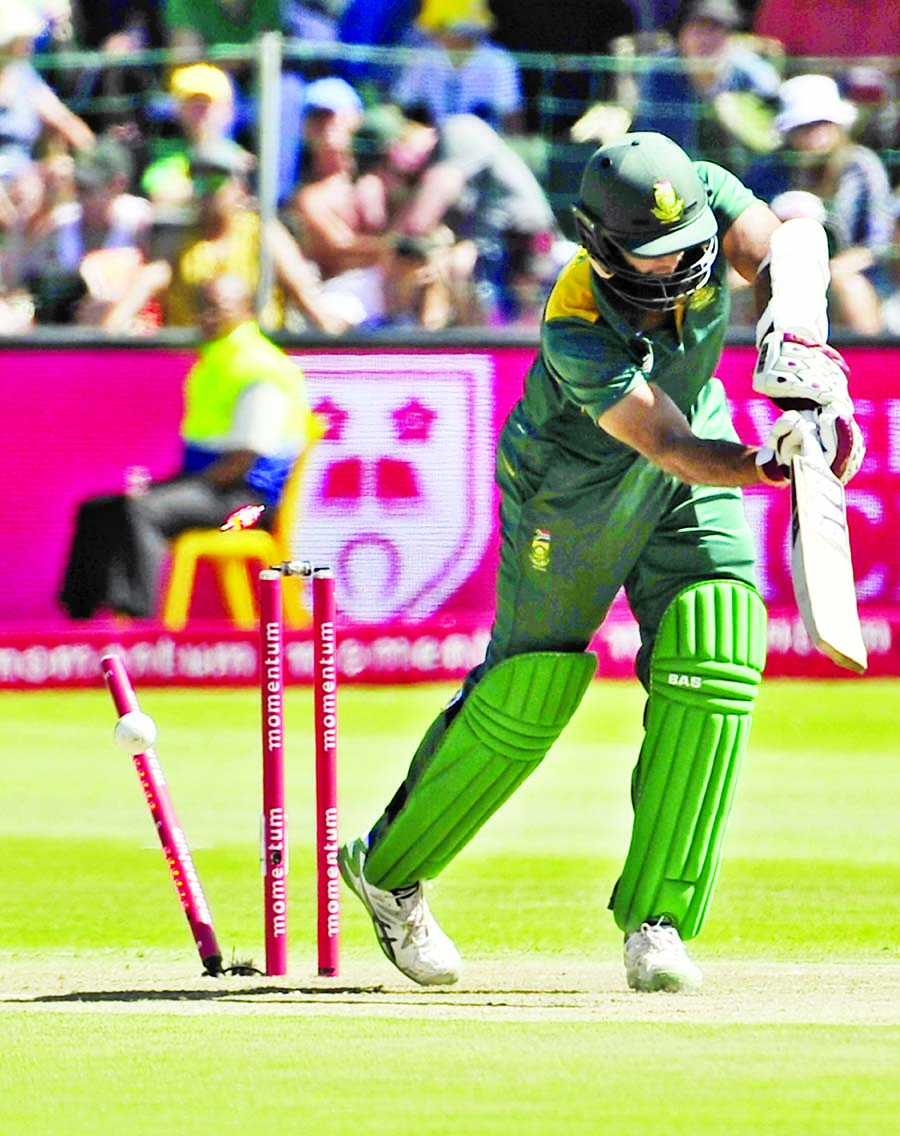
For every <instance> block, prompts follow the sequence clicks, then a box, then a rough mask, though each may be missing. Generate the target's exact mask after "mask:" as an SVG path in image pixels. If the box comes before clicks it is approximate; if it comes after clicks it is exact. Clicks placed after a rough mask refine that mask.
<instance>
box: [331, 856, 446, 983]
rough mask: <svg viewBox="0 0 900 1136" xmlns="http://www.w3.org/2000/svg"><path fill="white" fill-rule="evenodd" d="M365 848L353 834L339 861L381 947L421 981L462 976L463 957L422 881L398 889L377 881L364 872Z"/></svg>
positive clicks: (414, 977) (401, 969) (409, 973)
mask: <svg viewBox="0 0 900 1136" xmlns="http://www.w3.org/2000/svg"><path fill="white" fill-rule="evenodd" d="M367 851H368V847H367V845H366V841H365V840H363V839H358V840H354V841H353V842H352V843H351V844H345V845H344V846H343V847H342V848H341V850H340V852H339V853H338V863H339V865H340V869H341V875H342V876H343V877H344V882H345V883H346V884H347V886H348V887H349V888H351V889H352V891H354V892H355V893H356V895H357V896H358V897H359V899H360V900H362V902H363V904H364V906H365V907H366V909H367V910H368V912H369V914H370V915H371V916H372V923H373V924H374V925H375V934H376V935H377V937H378V942H379V944H380V946H381V949H382V950H383V951H384V953H385V954H386V955H387V957H388V958H389V959H390V960H391V962H392V963H393V964H394V966H396V967H397V969H398V970H400V971H402V972H403V973H404V974H405V975H406V976H407V978H411V979H412V980H413V982H418V983H419V985H420V986H438V985H441V984H448V985H449V984H450V983H453V982H458V981H459V976H460V974H461V973H462V959H461V958H460V957H459V951H457V949H456V947H455V946H454V945H453V941H452V940H451V939H450V938H449V937H448V936H447V935H445V934H444V932H443V931H442V930H441V929H440V927H439V926H438V923H437V920H436V919H435V917H434V916H433V915H432V914H431V912H430V911H429V909H428V903H427V902H426V900H425V892H424V889H423V887H422V883H421V881H420V882H419V883H417V884H413V885H412V886H411V887H408V888H399V889H398V890H397V891H383V890H382V889H381V888H377V887H373V885H372V884H370V883H369V881H368V880H367V879H366V877H365V874H364V868H365V863H366V853H367Z"/></svg>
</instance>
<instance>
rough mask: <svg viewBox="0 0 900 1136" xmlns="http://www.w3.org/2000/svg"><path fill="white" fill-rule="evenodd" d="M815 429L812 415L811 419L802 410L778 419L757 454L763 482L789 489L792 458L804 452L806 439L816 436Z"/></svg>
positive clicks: (787, 411) (787, 413)
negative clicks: (786, 486) (787, 485)
mask: <svg viewBox="0 0 900 1136" xmlns="http://www.w3.org/2000/svg"><path fill="white" fill-rule="evenodd" d="M806 413H807V414H810V412H806ZM815 429H816V426H815V422H814V421H813V419H812V416H811V414H810V416H809V417H807V416H806V414H804V413H802V412H801V411H799V410H786V411H785V412H784V414H782V415H781V417H780V418H776V419H775V421H774V422H773V423H772V429H771V430H770V431H769V436H768V437H767V438H766V440H765V443H764V444H763V445H762V446H760V448H759V450H758V452H757V454H756V464H757V466H758V468H759V471H760V473H761V475H762V477H763V480H765V481H768V482H769V483H770V484H772V485H786V484H787V483H788V482H789V481H790V480H791V458H792V457H793V456H794V454H799V453H801V452H802V450H803V439H804V438H805V437H807V436H808V435H809V434H811V433H815Z"/></svg>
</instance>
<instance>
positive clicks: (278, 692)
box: [259, 568, 288, 974]
mask: <svg viewBox="0 0 900 1136" xmlns="http://www.w3.org/2000/svg"><path fill="white" fill-rule="evenodd" d="M259 635H260V680H259V685H260V692H261V695H262V707H261V711H262V823H261V828H260V858H261V864H262V874H263V903H264V922H265V935H266V974H287V933H288V902H287V871H288V839H287V817H286V813H285V803H284V631H283V619H282V607H281V572H280V570H279V569H277V568H271V569H265V570H264V571H262V572H260V574H259Z"/></svg>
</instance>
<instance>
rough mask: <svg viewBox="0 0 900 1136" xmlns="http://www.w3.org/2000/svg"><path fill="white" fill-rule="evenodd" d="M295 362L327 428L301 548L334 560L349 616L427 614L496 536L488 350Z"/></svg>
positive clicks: (299, 537) (298, 534)
mask: <svg viewBox="0 0 900 1136" xmlns="http://www.w3.org/2000/svg"><path fill="white" fill-rule="evenodd" d="M298 362H299V363H300V365H301V366H302V367H303V370H304V373H305V374H306V379H307V384H308V389H309V394H310V401H311V403H312V406H313V409H314V410H315V411H316V412H317V413H319V414H321V415H324V416H325V417H327V418H328V421H329V428H328V431H327V433H326V435H325V438H324V439H323V441H322V442H321V443H320V444H319V446H318V448H317V450H316V453H315V454H314V455H313V457H312V459H311V462H310V469H309V474H308V477H307V482H306V486H305V491H304V501H303V508H302V514H301V515H300V516H299V517H298V518H297V521H296V524H295V527H294V534H293V551H294V555H295V556H297V557H298V558H302V559H307V560H313V561H315V562H316V563H320V564H329V565H331V566H332V567H333V568H334V569H335V571H336V574H337V579H338V581H339V585H338V587H339V594H338V605H339V608H340V611H341V613H342V614H343V615H344V616H346V617H347V618H348V619H351V620H354V621H357V622H360V623H377V622H382V621H385V620H389V619H412V620H420V619H424V618H426V617H427V616H429V615H431V614H432V613H433V612H435V611H436V610H437V609H438V608H439V607H440V606H441V605H442V604H443V603H444V602H445V601H446V600H447V599H448V597H449V596H451V595H452V594H453V592H454V591H456V589H457V588H459V587H460V585H461V584H463V583H465V581H466V580H467V578H468V577H469V576H470V574H471V573H472V572H473V571H474V570H475V569H476V568H477V567H478V565H479V562H480V561H481V559H482V557H483V556H484V553H485V550H486V548H487V546H488V543H489V541H490V540H491V539H493V533H494V515H493V514H494V505H493V463H494V446H493V428H492V408H493V398H492V377H493V366H492V363H491V360H490V359H489V358H486V357H484V356H474V355H465V354H459V355H453V354H451V355H446V356H442V357H438V356H429V355H409V354H397V355H392V354H386V353H385V354H375V353H372V354H366V355H344V354H342V355H316V356H302V357H299V358H298ZM373 377H375V378H377V382H373V381H372V379H373Z"/></svg>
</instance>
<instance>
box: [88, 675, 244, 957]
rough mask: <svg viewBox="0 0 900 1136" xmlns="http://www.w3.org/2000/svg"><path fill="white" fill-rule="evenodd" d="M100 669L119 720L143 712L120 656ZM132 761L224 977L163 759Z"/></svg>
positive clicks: (194, 926) (191, 920)
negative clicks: (166, 776) (167, 780)
mask: <svg viewBox="0 0 900 1136" xmlns="http://www.w3.org/2000/svg"><path fill="white" fill-rule="evenodd" d="M100 665H101V670H102V674H103V678H104V680H105V682H106V685H107V687H108V688H109V693H110V694H111V695H112V700H113V703H114V705H115V708H116V713H117V714H118V716H119V717H120V718H121V717H122V715H123V714H127V713H128V712H129V711H130V710H139V709H140V707H139V706H138V700H137V695H136V694H135V693H134V688H133V687H132V685H131V680H130V679H129V677H128V672H127V671H126V669H125V664H124V662H123V661H122V659H121V658H120V657H119V656H118V655H104V656H103V658H102V659H101V661H100ZM132 760H133V761H134V767H135V769H136V770H137V775H138V777H139V778H140V782H141V788H142V789H143V790H144V796H145V797H146V799H147V805H148V807H149V809H150V815H151V816H152V817H153V823H154V824H155V825H156V831H157V834H158V836H159V842H160V844H161V845H162V849H163V853H164V855H165V857H166V863H167V864H168V865H169V872H170V873H171V875H172V880H173V882H174V884H175V889H176V891H177V892H178V898H179V900H180V901H181V906H182V908H183V909H184V914H185V916H186V917H187V921H188V924H189V925H190V928H191V934H192V935H193V936H194V942H195V943H196V944H197V950H198V951H199V952H200V958H201V959H202V960H203V965H204V967H205V968H206V973H207V974H211V975H219V974H222V973H223V971H222V952H221V951H220V950H219V944H218V942H217V941H216V933H215V930H214V929H213V922H212V915H211V914H210V911H209V905H208V904H207V902H206V896H205V895H204V894H203V888H202V887H201V886H200V879H199V877H198V875H197V870H196V868H195V867H194V862H193V860H192V858H191V850H190V848H189V847H188V842H187V837H186V836H185V835H184V830H183V829H182V827H181V825H180V824H179V823H178V818H177V817H176V815H175V809H174V808H173V806H172V799H171V797H170V796H169V787H168V785H167V784H166V778H165V776H164V774H163V771H162V766H161V765H160V763H159V758H158V757H157V756H156V752H155V750H153V749H152V748H151V749H148V750H147V751H146V753H139V754H135V755H134V757H133V759H132Z"/></svg>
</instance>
